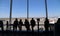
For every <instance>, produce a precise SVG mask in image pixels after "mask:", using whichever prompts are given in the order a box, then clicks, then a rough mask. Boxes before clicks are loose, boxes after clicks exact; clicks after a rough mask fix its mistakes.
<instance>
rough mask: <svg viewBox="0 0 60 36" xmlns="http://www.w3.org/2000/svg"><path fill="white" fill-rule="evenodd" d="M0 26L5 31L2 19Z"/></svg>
mask: <svg viewBox="0 0 60 36" xmlns="http://www.w3.org/2000/svg"><path fill="white" fill-rule="evenodd" d="M0 27H1V29H2V31H3V21H1V20H0Z"/></svg>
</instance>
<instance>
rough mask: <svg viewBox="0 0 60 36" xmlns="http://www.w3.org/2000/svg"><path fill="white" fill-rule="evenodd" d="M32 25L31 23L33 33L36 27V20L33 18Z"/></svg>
mask: <svg viewBox="0 0 60 36" xmlns="http://www.w3.org/2000/svg"><path fill="white" fill-rule="evenodd" d="M30 23H31V28H32V31H33V29H34V26H35V25H36V23H35V20H34V19H33V18H32V20H31V21H30Z"/></svg>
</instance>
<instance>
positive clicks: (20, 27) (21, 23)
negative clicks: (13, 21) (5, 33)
mask: <svg viewBox="0 0 60 36" xmlns="http://www.w3.org/2000/svg"><path fill="white" fill-rule="evenodd" d="M22 25H23V22H22V19H20V21H19V25H18V27H19V30H22Z"/></svg>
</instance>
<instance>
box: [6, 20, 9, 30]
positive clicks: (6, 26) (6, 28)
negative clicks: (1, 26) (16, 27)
mask: <svg viewBox="0 0 60 36" xmlns="http://www.w3.org/2000/svg"><path fill="white" fill-rule="evenodd" d="M8 24H9V23H8V21H7V22H6V30H8Z"/></svg>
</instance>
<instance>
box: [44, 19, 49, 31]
mask: <svg viewBox="0 0 60 36" xmlns="http://www.w3.org/2000/svg"><path fill="white" fill-rule="evenodd" d="M44 27H45V31H48V30H49V20H48V19H47V18H46V19H45V22H44Z"/></svg>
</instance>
